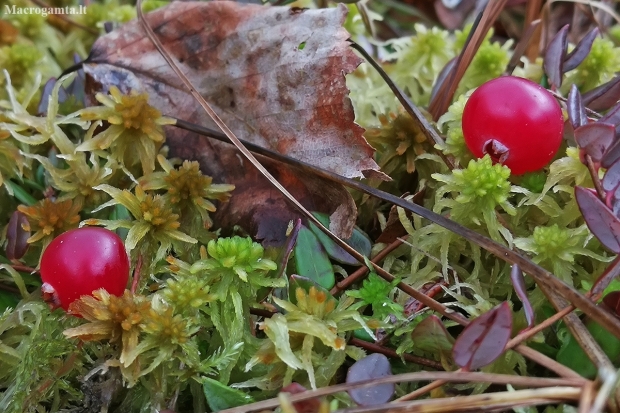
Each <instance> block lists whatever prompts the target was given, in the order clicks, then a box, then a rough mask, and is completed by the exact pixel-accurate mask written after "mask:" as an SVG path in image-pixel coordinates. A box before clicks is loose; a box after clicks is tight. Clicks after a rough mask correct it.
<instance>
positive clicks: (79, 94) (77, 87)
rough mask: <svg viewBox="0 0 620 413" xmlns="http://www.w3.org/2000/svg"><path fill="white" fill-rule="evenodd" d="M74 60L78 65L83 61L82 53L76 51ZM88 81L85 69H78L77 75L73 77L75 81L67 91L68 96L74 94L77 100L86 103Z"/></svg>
mask: <svg viewBox="0 0 620 413" xmlns="http://www.w3.org/2000/svg"><path fill="white" fill-rule="evenodd" d="M73 62H74V63H75V64H76V65H77V64H79V63H80V62H82V58H81V57H80V55H78V54H77V53H75V54H74V55H73ZM85 83H86V75H85V74H84V69H79V70H78V71H77V76H76V77H75V78H74V79H73V81H72V82H71V83H70V84H69V86H67V88H66V92H67V96H73V97H74V98H75V101H76V102H79V103H81V104H82V106H84V105H85V92H84V86H85Z"/></svg>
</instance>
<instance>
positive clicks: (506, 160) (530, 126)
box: [463, 76, 564, 175]
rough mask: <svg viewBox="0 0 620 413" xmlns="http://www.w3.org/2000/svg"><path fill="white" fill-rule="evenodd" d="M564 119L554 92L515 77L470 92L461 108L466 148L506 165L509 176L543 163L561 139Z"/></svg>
mask: <svg viewBox="0 0 620 413" xmlns="http://www.w3.org/2000/svg"><path fill="white" fill-rule="evenodd" d="M563 129H564V118H563V116H562V110H561V109H560V105H559V104H558V102H557V101H556V100H555V98H554V97H553V95H551V93H549V91H547V90H546V89H544V88H543V87H541V86H540V85H538V84H536V83H534V82H532V81H530V80H527V79H523V78H520V77H513V76H504V77H499V78H496V79H493V80H491V81H489V82H487V83H485V84H483V85H482V86H480V87H479V88H478V89H476V90H475V91H474V93H472V95H471V96H470V98H469V100H468V101H467V103H466V104H465V109H464V111H463V135H464V137H465V143H466V144H467V147H468V148H469V150H471V151H472V153H473V154H474V155H475V156H476V157H478V158H482V157H483V156H484V155H486V154H488V155H489V156H490V157H491V159H492V160H493V162H500V163H502V164H504V165H506V166H507V167H509V168H510V171H511V173H512V174H513V175H521V174H524V173H526V172H533V171H537V170H539V169H541V168H543V167H544V166H546V165H547V164H548V163H549V162H550V161H551V159H553V156H554V155H555V154H556V152H557V151H558V148H559V147H560V144H561V143H562V132H563Z"/></svg>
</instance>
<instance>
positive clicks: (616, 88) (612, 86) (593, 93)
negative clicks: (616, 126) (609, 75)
mask: <svg viewBox="0 0 620 413" xmlns="http://www.w3.org/2000/svg"><path fill="white" fill-rule="evenodd" d="M618 100H620V76H616V77H614V78H613V79H611V80H610V81H609V82H607V83H604V84H602V85H601V86H599V87H597V88H594V89H592V90H590V91H589V92H586V93H585V94H584V95H583V104H584V105H586V106H587V107H589V108H590V109H592V110H599V111H600V110H606V109H609V108H610V107H612V106H613V105H615V104H616V103H617V102H618Z"/></svg>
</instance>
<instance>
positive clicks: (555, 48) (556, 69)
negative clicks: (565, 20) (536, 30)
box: [543, 24, 568, 89]
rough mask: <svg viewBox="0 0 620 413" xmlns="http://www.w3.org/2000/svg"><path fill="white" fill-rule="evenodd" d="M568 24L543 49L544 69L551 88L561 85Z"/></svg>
mask: <svg viewBox="0 0 620 413" xmlns="http://www.w3.org/2000/svg"><path fill="white" fill-rule="evenodd" d="M567 36H568V24H567V25H566V26H564V27H562V28H561V29H560V31H558V33H557V34H556V35H555V36H554V37H553V39H551V41H550V42H549V44H548V45H547V50H546V51H545V61H544V64H543V66H544V69H545V73H546V74H547V78H548V79H549V84H550V85H552V88H554V89H555V88H558V87H560V86H562V73H563V71H562V65H563V63H564V57H565V56H566V46H567V44H568V43H567Z"/></svg>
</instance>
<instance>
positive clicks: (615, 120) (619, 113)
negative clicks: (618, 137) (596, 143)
mask: <svg viewBox="0 0 620 413" xmlns="http://www.w3.org/2000/svg"><path fill="white" fill-rule="evenodd" d="M599 122H605V123H611V124H612V125H616V126H617V125H618V124H620V103H618V104H616V105H615V106H614V107H613V108H611V109H609V111H608V112H607V113H606V114H605V116H603V117H602V118H600V119H599Z"/></svg>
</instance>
